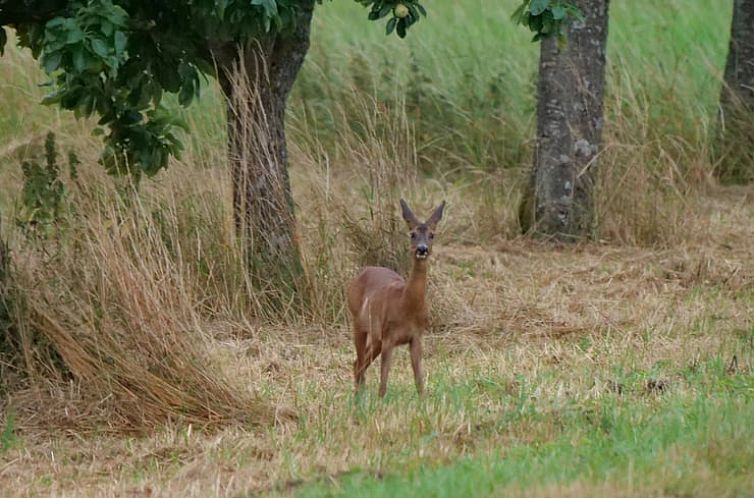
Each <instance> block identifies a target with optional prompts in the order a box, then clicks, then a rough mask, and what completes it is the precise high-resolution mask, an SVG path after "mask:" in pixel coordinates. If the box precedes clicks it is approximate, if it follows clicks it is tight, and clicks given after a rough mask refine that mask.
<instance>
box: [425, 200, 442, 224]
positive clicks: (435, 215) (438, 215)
mask: <svg viewBox="0 0 754 498" xmlns="http://www.w3.org/2000/svg"><path fill="white" fill-rule="evenodd" d="M444 210H445V201H442V204H440V205H439V206H437V207H436V208H435V210H434V211H433V212H432V216H430V217H429V219H428V220H427V225H429V226H430V227H432V228H433V229H434V228H435V227H436V226H437V224H438V223H440V220H441V219H442V212H443V211H444Z"/></svg>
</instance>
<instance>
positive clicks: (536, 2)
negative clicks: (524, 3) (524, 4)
mask: <svg viewBox="0 0 754 498" xmlns="http://www.w3.org/2000/svg"><path fill="white" fill-rule="evenodd" d="M549 5H550V0H531V4H530V5H529V12H531V14H532V15H533V16H538V15H540V14H541V13H542V12H544V11H545V10H547V7H549Z"/></svg>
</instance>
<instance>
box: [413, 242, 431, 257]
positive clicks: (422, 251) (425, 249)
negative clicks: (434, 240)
mask: <svg viewBox="0 0 754 498" xmlns="http://www.w3.org/2000/svg"><path fill="white" fill-rule="evenodd" d="M428 252H429V247H427V244H419V245H418V246H416V254H420V255H422V256H423V255H426V254H427V253H428Z"/></svg>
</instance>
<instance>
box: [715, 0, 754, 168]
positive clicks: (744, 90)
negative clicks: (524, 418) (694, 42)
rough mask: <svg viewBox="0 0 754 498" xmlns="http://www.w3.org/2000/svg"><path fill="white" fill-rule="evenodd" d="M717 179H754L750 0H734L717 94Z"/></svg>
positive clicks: (753, 16) (753, 9) (753, 17)
mask: <svg viewBox="0 0 754 498" xmlns="http://www.w3.org/2000/svg"><path fill="white" fill-rule="evenodd" d="M720 124H721V132H722V135H721V143H720V144H719V145H720V152H721V153H722V161H721V163H720V170H719V175H720V179H721V180H723V181H728V182H748V181H751V180H752V179H754V147H753V146H752V143H754V0H734V2H733V20H732V22H731V29H730V45H729V48H728V60H727V62H726V64H725V82H724V84H723V89H722V92H721V94H720Z"/></svg>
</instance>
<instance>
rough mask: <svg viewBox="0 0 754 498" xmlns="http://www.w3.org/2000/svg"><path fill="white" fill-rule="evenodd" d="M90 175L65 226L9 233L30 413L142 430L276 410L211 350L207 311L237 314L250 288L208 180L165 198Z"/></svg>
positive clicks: (69, 422) (61, 421)
mask: <svg viewBox="0 0 754 498" xmlns="http://www.w3.org/2000/svg"><path fill="white" fill-rule="evenodd" d="M81 175H82V178H81V179H80V181H79V182H77V185H78V186H76V185H74V184H73V183H71V182H67V198H66V199H67V202H66V206H65V208H66V215H65V218H64V219H61V220H59V221H58V222H57V223H58V224H59V226H58V227H57V228H58V229H57V230H56V231H55V232H54V235H53V236H51V237H50V238H30V237H24V236H23V235H22V232H21V231H17V232H15V235H16V237H15V239H14V240H11V248H12V251H13V252H12V254H13V269H12V275H13V280H12V285H13V288H12V291H13V296H14V312H15V316H14V317H13V318H14V334H15V336H14V338H13V342H14V344H15V345H16V347H17V349H18V362H17V365H18V367H19V369H20V370H21V371H22V372H21V373H23V374H24V376H25V379H26V380H25V381H24V383H23V385H22V386H21V387H22V389H21V390H20V391H18V390H16V392H15V394H14V395H13V396H12V402H13V403H14V404H15V405H16V410H17V412H18V413H20V414H23V417H21V419H22V420H24V424H27V425H31V426H39V427H45V428H47V429H49V428H52V427H57V428H65V427H75V428H79V429H82V428H98V429H110V430H137V431H138V430H143V429H145V428H149V427H153V426H155V425H157V424H161V423H165V422H169V421H175V422H180V423H193V424H197V425H200V426H213V425H219V424H227V423H262V422H269V421H271V420H272V411H270V410H268V409H267V408H268V407H266V406H265V405H264V404H263V403H262V402H261V401H259V400H258V399H257V397H256V395H255V394H254V392H253V389H252V388H251V387H249V386H243V385H241V384H240V383H239V381H238V379H231V378H229V377H227V376H226V375H225V374H223V373H222V372H221V369H220V367H219V365H217V363H216V361H217V360H216V358H215V355H214V354H213V349H214V348H215V347H216V339H215V338H214V337H213V336H212V334H211V333H210V330H211V327H209V326H208V325H207V320H208V318H209V317H211V316H213V315H215V316H217V315H220V314H224V316H226V317H227V316H229V313H230V312H229V310H230V309H231V308H232V306H233V302H234V299H236V297H237V296H236V295H234V292H237V291H238V285H240V286H243V280H242V281H241V284H232V283H229V282H232V278H233V277H230V276H228V275H227V274H228V273H232V272H233V271H234V269H235V268H232V267H233V265H236V264H238V262H237V261H234V260H233V256H231V260H230V263H229V264H228V266H226V267H224V268H222V264H223V258H221V257H219V255H220V254H221V252H222V251H221V249H220V248H219V247H218V246H219V244H221V243H222V242H223V241H224V242H225V243H226V244H227V245H226V247H225V248H232V244H228V243H227V242H228V239H229V236H228V234H227V225H229V224H230V223H223V222H222V220H212V219H211V215H210V216H208V214H207V213H212V212H213V208H212V206H211V204H210V203H207V204H206V205H202V201H201V199H202V197H201V196H200V195H198V194H199V193H198V192H196V189H188V192H186V193H185V194H183V195H181V194H178V193H177V192H176V191H172V192H171V194H173V196H172V198H170V197H169V198H167V199H165V198H163V200H162V202H153V201H152V200H151V196H150V193H149V191H148V190H147V191H146V192H137V191H136V190H135V189H134V187H133V185H129V184H128V183H127V182H124V183H123V184H121V188H117V189H116V188H115V186H113V182H112V181H109V180H108V179H107V178H105V177H104V175H103V174H102V172H100V171H99V168H98V166H97V165H93V166H92V167H91V168H88V167H85V168H83V169H82V171H81ZM191 190H194V192H191ZM163 193H165V192H164V191H163ZM192 194H194V195H195V197H194V198H193V200H192V201H191V202H193V203H194V209H189V208H187V203H186V200H187V199H190V198H191V196H192ZM192 216H193V217H194V218H200V219H193V220H192ZM213 221H214V222H215V223H214V225H212V222H213ZM192 225H194V226H193V227H192ZM199 226H202V227H207V226H212V227H213V230H214V232H213V233H211V234H200V233H197V232H196V231H195V230H194V229H195V228H196V227H199ZM213 239H214V240H215V247H212V243H210V242H209V241H210V240H213ZM203 244H204V247H202V246H203ZM208 251H210V252H213V254H212V255H208V254H207V252H208ZM229 252H230V253H231V254H233V253H234V252H236V253H237V251H233V250H232V249H231V250H230V251H229ZM215 256H218V257H217V258H216V259H215ZM236 259H237V258H236ZM208 260H210V261H212V263H207V261H208ZM218 273H219V274H220V275H218ZM208 289H212V290H214V291H217V292H218V294H217V295H216V296H212V295H209V296H208V295H207V290H208ZM239 326H241V325H239ZM15 387H16V389H18V387H19V386H15Z"/></svg>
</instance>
